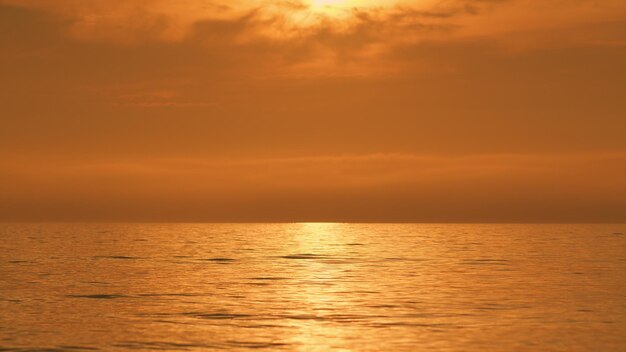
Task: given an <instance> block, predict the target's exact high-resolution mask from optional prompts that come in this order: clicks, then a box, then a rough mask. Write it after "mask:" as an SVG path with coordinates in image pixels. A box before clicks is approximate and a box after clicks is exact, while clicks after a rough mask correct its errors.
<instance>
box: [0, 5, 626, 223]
mask: <svg viewBox="0 0 626 352" xmlns="http://www.w3.org/2000/svg"><path fill="white" fill-rule="evenodd" d="M625 63H626V2H624V1H623V0H595V1H592V0H571V1H562V0H542V1H540V0H406V1H403V0H386V1H385V0H381V1H373V0H362V1H359V0H346V1H300V0H277V1H254V0H235V1H232V0H231V1H224V0H215V1H214V0H184V1H183V0H181V1H169V0H167V1H166V0H150V1H148V0H54V1H39V0H0V77H1V78H0V220H8V221H14V220H117V221H432V222H447V221H462V222H474V221H479V222H483V221H502V222H507V221H515V222H525V221H531V222H532V221H541V222H570V221H572V222H605V221H606V222H624V221H626V138H625V137H624V134H625V132H626V93H624V92H626V64H625Z"/></svg>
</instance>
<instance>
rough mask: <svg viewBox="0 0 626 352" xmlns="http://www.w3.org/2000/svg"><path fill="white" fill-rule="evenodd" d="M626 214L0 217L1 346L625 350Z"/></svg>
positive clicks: (53, 348)
mask: <svg viewBox="0 0 626 352" xmlns="http://www.w3.org/2000/svg"><path fill="white" fill-rule="evenodd" d="M625 234H626V225H399V224H398V225H389V224H234V225H232V224H167V225H157V224H149V225H148V224H132V225H131V224H128V225H122V224H112V225H111V224H110V225H43V224H37V225H8V224H5V225H0V351H36V350H45V351H83V350H84V351H91V350H103V351H157V350H158V351H205V350H220V349H234V350H252V349H254V350H259V349H261V350H262V349H266V350H285V351H293V350H304V351H327V350H336V351H350V350H354V351H381V350H384V351H422V350H423V351H624V350H626V279H625V277H626V275H625V274H624V273H626V235H625Z"/></svg>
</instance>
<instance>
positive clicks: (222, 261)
mask: <svg viewBox="0 0 626 352" xmlns="http://www.w3.org/2000/svg"><path fill="white" fill-rule="evenodd" d="M200 260H201V261H204V262H216V263H223V264H226V263H232V262H235V261H237V260H236V259H232V258H208V259H200Z"/></svg>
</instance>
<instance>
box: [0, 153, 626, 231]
mask: <svg viewBox="0 0 626 352" xmlns="http://www.w3.org/2000/svg"><path fill="white" fill-rule="evenodd" d="M17 165H20V164H19V163H15V162H13V163H9V164H7V163H4V164H3V165H2V166H1V168H2V170H3V172H2V175H3V178H4V179H3V182H2V185H3V187H2V188H0V194H2V197H3V199H5V201H4V202H3V204H2V207H3V208H4V211H3V214H11V213H13V212H19V208H20V201H21V202H24V201H26V202H27V203H28V204H29V206H31V207H33V209H38V211H39V213H38V216H42V217H46V216H50V217H52V218H53V219H55V218H56V219H64V218H72V217H73V216H77V215H76V209H77V208H78V209H83V210H85V212H84V213H81V214H80V216H82V217H84V218H85V219H98V220H111V219H114V220H164V219H167V220H181V221H229V220H242V219H244V220H258V221H281V220H286V219H292V220H293V219H296V220H298V221H304V220H331V221H363V220H370V221H468V220H472V221H559V220H562V221H575V222H581V221H623V220H624V218H623V214H624V210H626V198H624V195H623V192H622V190H623V189H624V187H626V181H625V180H626V167H624V165H626V154H624V153H595V154H589V153H588V154H582V155H581V154H541V155H532V154H525V155H524V154H517V155H513V154H509V155H506V154H501V155H498V154H493V155H468V156H445V155H438V156H437V155H407V154H404V155H402V154H395V155H393V154H391V155H390V154H374V155H344V156H324V157H305V158H300V157H298V158H271V159H259V158H253V159H246V158H230V159H220V158H217V159H197V160H193V159H169V160H166V159H162V160H152V161H148V160H145V159H144V160H135V161H133V160H126V161H121V160H117V161H111V162H107V161H106V160H102V161H98V162H91V163H73V162H70V163H64V162H59V161H58V160H57V161H55V162H53V163H49V162H46V161H43V162H40V163H36V164H35V163H24V164H21V166H17ZM270 205H271V206H270ZM266 207H270V208H271V209H273V210H272V211H268V210H267V209H266ZM66 209H67V210H66ZM70 209H71V210H70ZM152 216H154V218H152Z"/></svg>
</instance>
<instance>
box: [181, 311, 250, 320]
mask: <svg viewBox="0 0 626 352" xmlns="http://www.w3.org/2000/svg"><path fill="white" fill-rule="evenodd" d="M182 315H185V316H191V317H194V318H198V319H208V320H226V319H241V318H249V317H251V316H252V315H249V314H235V313H197V312H191V313H182Z"/></svg>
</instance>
